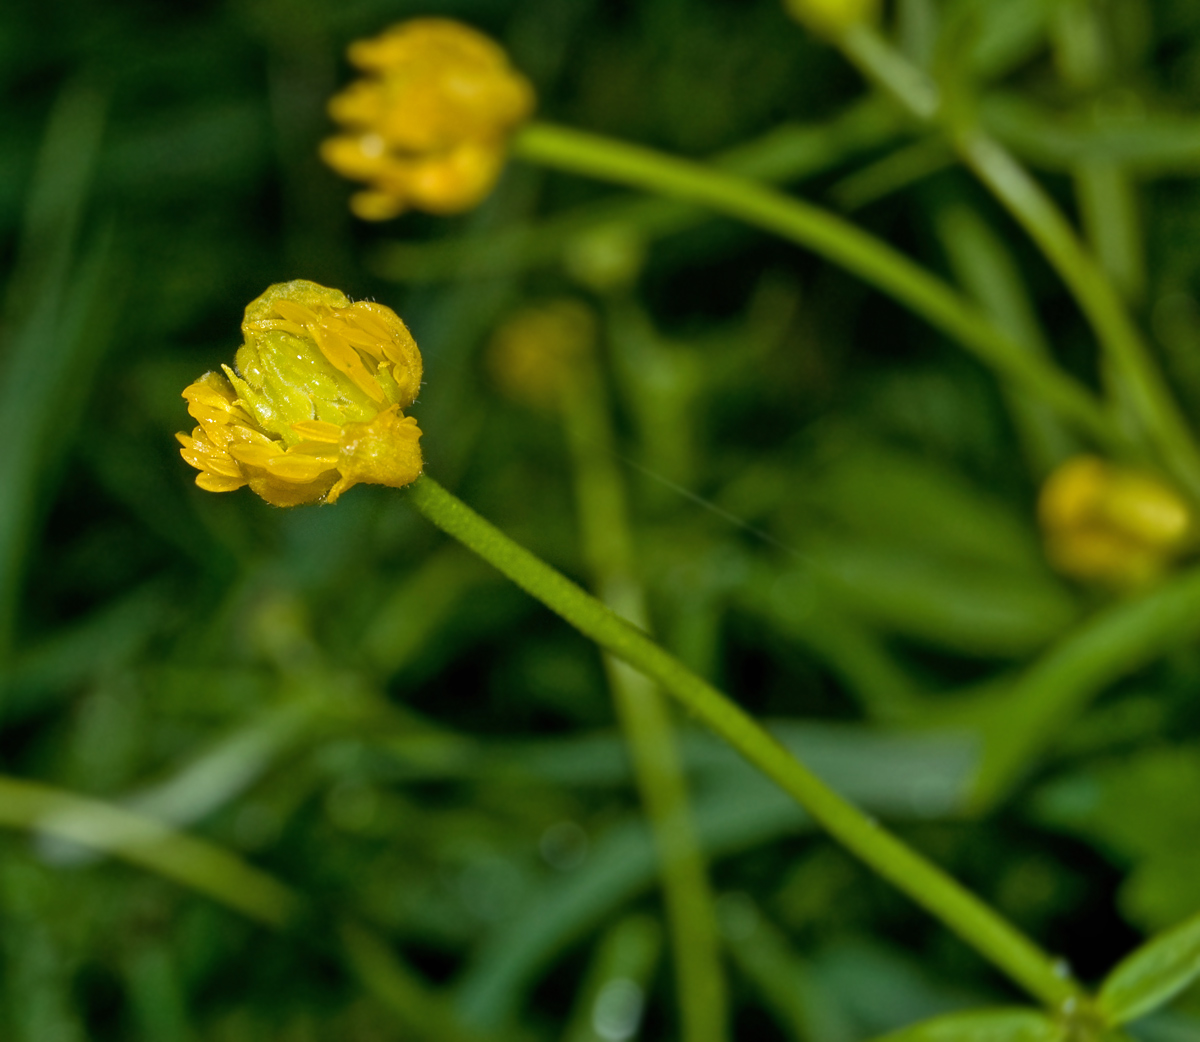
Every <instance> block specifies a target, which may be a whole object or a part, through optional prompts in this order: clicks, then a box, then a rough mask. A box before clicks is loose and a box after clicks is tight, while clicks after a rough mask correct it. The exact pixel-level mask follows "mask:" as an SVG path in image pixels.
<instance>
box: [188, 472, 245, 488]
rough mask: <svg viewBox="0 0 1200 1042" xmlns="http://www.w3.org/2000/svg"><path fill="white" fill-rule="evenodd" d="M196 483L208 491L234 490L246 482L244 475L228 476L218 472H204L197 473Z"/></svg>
mask: <svg viewBox="0 0 1200 1042" xmlns="http://www.w3.org/2000/svg"><path fill="white" fill-rule="evenodd" d="M196 484H197V485H199V486H200V487H201V488H202V489H204V490H205V491H206V492H233V491H234V490H235V489H239V488H241V487H242V486H243V485H244V484H246V479H245V478H243V477H236V478H226V477H220V476H219V475H217V474H208V473H202V474H197V475H196Z"/></svg>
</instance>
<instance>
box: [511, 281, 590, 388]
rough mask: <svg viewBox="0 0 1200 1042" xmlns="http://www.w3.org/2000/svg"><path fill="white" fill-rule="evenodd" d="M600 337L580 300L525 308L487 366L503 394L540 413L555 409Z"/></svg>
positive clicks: (514, 318)
mask: <svg viewBox="0 0 1200 1042" xmlns="http://www.w3.org/2000/svg"><path fill="white" fill-rule="evenodd" d="M595 338H596V321H595V318H594V317H593V315H592V313H591V311H589V310H588V308H587V307H585V306H584V305H583V304H581V303H579V302H578V301H575V300H557V301H552V302H550V303H548V304H542V305H539V306H537V307H530V308H526V309H524V310H523V311H519V312H517V313H516V314H515V315H513V316H512V317H511V318H509V319H508V321H506V322H505V323H504V325H502V326H501V327H500V328H499V329H498V330H497V331H496V333H495V335H494V336H493V337H492V341H491V344H490V345H489V347H488V355H487V360H488V366H489V368H490V369H491V371H492V376H493V378H494V379H495V381H496V383H497V385H498V386H499V387H500V389H501V390H502V391H503V392H504V393H505V394H507V395H509V396H510V397H512V398H516V399H518V400H519V401H523V402H526V403H527V404H530V405H534V406H537V407H539V408H547V409H548V408H556V407H557V406H558V405H559V404H560V402H561V399H562V391H563V387H564V385H565V383H566V380H567V378H568V376H569V371H570V368H571V366H573V365H575V364H577V362H578V360H579V359H580V357H581V356H582V355H584V354H585V353H586V352H587V351H589V350H591V347H592V343H593V342H594V340H595Z"/></svg>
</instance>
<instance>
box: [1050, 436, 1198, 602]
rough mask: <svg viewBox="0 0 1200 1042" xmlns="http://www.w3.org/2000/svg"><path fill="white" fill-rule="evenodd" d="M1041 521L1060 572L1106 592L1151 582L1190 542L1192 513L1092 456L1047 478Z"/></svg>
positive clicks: (1160, 487)
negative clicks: (1098, 584)
mask: <svg viewBox="0 0 1200 1042" xmlns="http://www.w3.org/2000/svg"><path fill="white" fill-rule="evenodd" d="M1038 517H1039V519H1040V521H1041V525H1042V532H1043V535H1044V537H1045V542H1046V555H1047V557H1048V558H1049V559H1050V562H1051V563H1052V564H1053V565H1054V566H1055V567H1056V568H1057V569H1058V570H1059V571H1061V572H1063V573H1064V574H1065V575H1070V576H1072V577H1074V578H1077V579H1084V580H1092V581H1096V582H1101V583H1105V584H1107V585H1110V586H1118V587H1130V586H1137V585H1140V584H1142V583H1145V582H1147V581H1149V580H1151V579H1153V578H1155V577H1156V576H1158V575H1159V574H1161V573H1162V572H1163V570H1164V569H1165V568H1166V567H1167V566H1168V565H1169V564H1170V563H1171V562H1172V561H1173V560H1174V559H1175V558H1176V557H1178V556H1179V555H1180V554H1182V553H1184V552H1185V551H1186V550H1187V549H1189V548H1190V546H1191V545H1192V542H1193V537H1194V525H1193V520H1192V515H1191V511H1190V510H1189V509H1188V506H1187V504H1186V503H1185V502H1184V501H1183V499H1182V498H1181V497H1180V496H1179V494H1178V493H1176V492H1175V491H1174V490H1173V489H1172V488H1170V486H1168V485H1166V484H1164V483H1163V482H1162V481H1160V480H1159V479H1157V478H1155V477H1153V476H1151V475H1149V474H1146V473H1144V472H1142V471H1139V470H1133V469H1131V468H1128V467H1118V466H1116V465H1114V464H1111V463H1106V462H1105V461H1104V460H1101V459H1097V458H1096V457H1094V456H1077V457H1075V458H1074V459H1071V460H1068V461H1067V462H1066V463H1064V464H1063V465H1062V466H1061V467H1059V468H1058V469H1057V470H1056V471H1054V473H1053V474H1051V475H1050V477H1049V478H1047V480H1046V483H1045V485H1044V486H1043V488H1042V493H1041V496H1040V498H1039V500H1038Z"/></svg>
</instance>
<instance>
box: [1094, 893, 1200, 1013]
mask: <svg viewBox="0 0 1200 1042" xmlns="http://www.w3.org/2000/svg"><path fill="white" fill-rule="evenodd" d="M1197 977H1200V916H1194V917H1193V918H1191V919H1189V920H1187V921H1186V922H1184V923H1181V924H1180V925H1179V926H1177V927H1175V928H1174V929H1173V930H1168V931H1167V932H1166V933H1161V934H1159V935H1158V936H1157V937H1152V938H1151V939H1150V940H1149V941H1147V942H1146V943H1145V944H1143V945H1142V946H1141V947H1140V948H1138V949H1137V950H1136V951H1134V952H1133V953H1132V954H1130V955H1128V956H1126V957H1125V958H1124V959H1122V960H1121V962H1120V963H1118V964H1117V967H1116V969H1114V970H1113V971H1112V972H1111V973H1110V974H1109V975H1108V976H1107V977H1106V978H1105V980H1104V983H1103V984H1102V985H1101V987H1100V993H1099V995H1098V996H1097V1000H1096V1001H1097V1006H1098V1008H1099V1009H1100V1012H1101V1014H1102V1015H1103V1016H1104V1019H1105V1021H1106V1022H1107V1023H1109V1024H1114V1025H1115V1024H1126V1023H1128V1022H1129V1021H1131V1020H1136V1019H1137V1018H1138V1017H1142V1016H1145V1014H1147V1013H1149V1012H1151V1011H1152V1010H1155V1009H1158V1008H1159V1007H1160V1006H1164V1005H1166V1004H1167V1003H1168V1002H1170V1001H1171V999H1173V998H1174V997H1175V996H1176V995H1178V994H1179V993H1180V992H1181V991H1183V990H1184V989H1185V988H1187V987H1188V986H1189V985H1190V984H1191V983H1192V982H1193V981H1195V980H1196V978H1197Z"/></svg>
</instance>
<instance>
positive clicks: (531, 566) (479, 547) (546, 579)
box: [407, 476, 1085, 1009]
mask: <svg viewBox="0 0 1200 1042" xmlns="http://www.w3.org/2000/svg"><path fill="white" fill-rule="evenodd" d="M407 494H408V499H409V502H411V503H412V505H413V506H414V507H415V508H416V509H417V510H418V511H419V512H420V513H421V514H423V515H424V516H425V517H426V518H427V519H428V520H429V521H430V522H432V523H433V524H435V525H437V527H438V528H440V529H442V531H444V532H446V533H447V534H448V535H450V536H453V537H454V538H455V539H457V540H458V541H459V542H461V543H462V544H463V545H464V546H466V547H467V548H469V549H470V550H473V551H474V552H475V553H477V554H479V556H480V557H482V558H483V559H484V560H486V561H487V562H488V563H489V564H491V565H492V566H493V567H495V568H496V569H497V570H499V571H500V572H501V573H503V574H504V575H506V576H507V577H508V578H509V579H511V580H512V581H513V582H515V583H516V584H517V585H518V586H520V587H521V588H522V589H524V590H525V591H526V592H527V593H529V594H530V595H532V596H533V597H535V598H536V599H537V600H539V601H541V602H542V603H543V604H545V605H546V606H547V607H548V608H550V609H551V610H552V611H554V612H556V613H557V614H558V615H560V616H562V618H563V619H565V620H566V621H567V622H569V623H570V624H571V625H572V626H574V627H575V628H576V629H578V630H579V631H580V632H581V633H583V634H584V635H585V636H587V637H589V638H590V639H592V640H594V641H595V642H596V643H597V644H599V645H600V646H601V647H602V648H604V649H605V650H607V651H609V652H611V653H612V654H613V655H615V656H617V657H618V658H620V659H622V660H624V661H625V662H628V663H629V664H630V665H631V666H633V668H634V669H636V670H638V671H639V672H641V673H643V674H644V675H646V676H647V677H649V678H650V679H652V680H654V681H656V682H657V683H658V684H659V685H660V686H661V687H662V688H663V690H665V691H666V692H667V693H668V694H670V695H672V696H673V697H674V698H675V699H677V700H678V701H679V702H680V703H681V704H682V705H683V706H684V707H685V708H686V709H688V710H689V711H690V712H691V713H692V714H693V715H694V716H696V717H697V718H698V719H699V720H700V721H701V722H702V723H703V724H705V726H707V727H708V728H710V729H711V730H712V731H713V732H714V733H715V734H717V735H719V736H720V737H721V738H723V739H724V740H725V741H726V742H728V743H729V744H730V745H731V746H733V747H734V748H735V749H736V750H737V751H738V752H739V753H741V754H742V756H744V757H745V758H746V759H747V760H748V761H749V762H750V763H751V764H753V765H754V766H755V767H757V768H758V769H759V770H761V771H762V772H763V773H764V774H766V775H767V776H768V777H770V778H771V779H772V780H773V781H775V782H776V784H778V785H779V786H780V787H781V788H782V789H783V790H784V791H785V792H787V793H788V794H789V795H790V796H792V797H793V798H794V799H795V800H796V801H797V802H798V803H799V804H800V805H801V806H802V807H804V809H805V810H806V811H807V812H808V813H809V814H810V815H811V816H812V818H813V819H814V820H815V821H816V822H817V823H818V824H819V825H821V826H822V827H823V828H824V829H825V830H826V831H827V832H828V833H829V834H830V835H831V836H832V837H833V838H834V839H836V840H837V841H838V842H839V843H841V844H842V845H843V846H844V847H845V848H846V849H847V850H849V851H850V852H851V853H853V854H855V855H856V856H857V857H858V858H860V859H861V860H862V861H863V862H864V863H865V864H867V865H868V866H869V867H870V868H871V869H872V870H873V871H875V872H876V873H878V874H879V875H880V876H882V877H883V878H884V879H887V880H888V881H889V882H891V883H892V884H893V885H894V886H896V887H897V888H899V889H900V890H902V891H903V892H904V893H906V894H908V895H909V897H911V898H912V899H913V900H914V901H916V902H917V903H918V904H919V905H921V906H923V907H924V908H925V909H926V910H927V911H929V912H930V913H931V914H932V915H934V916H936V917H937V918H938V919H939V920H941V921H942V922H943V923H945V924H946V925H947V926H948V927H949V928H950V929H952V930H953V931H954V932H955V933H957V934H958V935H959V936H960V937H961V938H962V939H963V940H964V941H966V942H967V943H968V944H970V945H972V946H973V947H974V948H975V949H976V950H977V951H978V952H979V953H980V954H982V955H983V956H984V957H985V958H987V959H989V960H990V961H991V962H992V963H993V964H994V965H995V966H996V967H997V968H999V969H1000V970H1002V971H1003V972H1004V973H1006V974H1008V976H1009V977H1011V978H1012V979H1013V980H1014V981H1016V982H1017V983H1018V984H1020V985H1021V986H1022V987H1024V988H1025V989H1026V990H1027V991H1028V992H1029V993H1030V994H1032V995H1034V996H1036V997H1037V998H1038V999H1040V1000H1041V1001H1043V1002H1045V1003H1046V1004H1047V1005H1049V1006H1051V1007H1053V1008H1055V1009H1057V1008H1059V1007H1060V1006H1061V1004H1062V1003H1063V1002H1066V1001H1067V1000H1075V1001H1076V1002H1078V1001H1083V1000H1084V998H1085V996H1084V993H1083V992H1082V990H1081V989H1080V987H1079V985H1078V984H1076V983H1075V982H1074V981H1072V980H1071V979H1069V978H1068V977H1065V976H1063V975H1062V974H1061V971H1060V970H1058V969H1057V968H1056V964H1055V961H1054V960H1053V959H1051V958H1050V957H1049V956H1048V955H1047V954H1046V953H1045V952H1043V951H1041V950H1040V949H1039V948H1038V947H1037V946H1036V945H1035V944H1034V943H1033V942H1032V941H1031V940H1030V939H1029V938H1028V937H1026V936H1025V935H1024V934H1022V933H1021V932H1020V931H1019V930H1017V929H1016V927H1014V926H1013V925H1012V924H1010V923H1009V922H1007V921H1006V920H1005V919H1003V918H1002V917H1001V916H999V915H997V914H996V912H994V911H993V910H992V909H991V908H989V907H988V906H987V905H986V904H984V903H983V902H982V901H980V900H979V898H977V897H975V896H974V895H973V894H972V893H970V892H969V891H968V890H966V889H965V888H963V887H962V886H961V885H960V884H959V883H958V882H956V881H955V880H954V879H952V878H951V877H950V876H949V875H947V874H946V873H945V872H943V871H942V870H941V869H940V868H938V867H937V866H936V865H934V864H932V863H931V862H929V861H927V860H926V859H925V858H923V857H922V856H921V855H920V854H918V853H916V852H915V851H914V850H912V849H911V848H909V847H908V846H907V845H905V844H904V843H902V842H901V841H900V840H899V839H897V838H896V837H895V836H893V835H892V834H891V833H890V832H888V831H887V830H886V829H884V828H882V827H881V826H880V825H879V823H878V822H877V821H875V820H873V819H871V818H869V817H867V816H866V815H865V814H863V813H862V812H861V811H860V810H858V808H857V807H855V806H854V805H853V804H851V803H850V802H848V801H847V800H845V799H843V798H842V797H841V796H839V795H838V794H837V793H836V792H834V791H833V790H832V789H830V788H829V787H828V786H827V785H825V783H824V782H822V781H821V780H820V779H819V778H818V777H817V776H816V775H815V774H813V773H812V772H811V771H810V770H809V769H808V768H807V767H805V766H804V765H803V764H802V763H800V762H799V761H798V760H797V759H796V758H795V757H794V756H792V754H791V753H789V752H788V751H787V750H786V749H785V748H784V747H783V746H782V745H781V744H780V743H779V742H777V741H776V740H775V739H774V738H772V737H771V735H770V734H769V733H768V732H767V731H765V730H764V729H763V728H762V727H761V726H760V725H759V724H758V723H756V722H755V720H754V719H753V718H752V717H751V716H750V715H749V714H747V713H746V712H744V711H743V710H742V709H741V708H740V707H739V706H737V705H736V704H735V703H734V702H733V701H731V700H730V699H729V698H728V697H727V696H725V695H723V694H722V693H721V692H720V691H718V690H717V689H716V688H714V687H713V686H712V685H711V684H709V683H708V682H707V681H705V680H702V679H701V678H700V677H698V676H696V675H695V674H694V673H692V672H691V671H690V670H688V669H687V668H686V667H685V666H684V665H683V664H682V663H681V662H679V661H678V660H677V659H675V658H674V657H672V656H671V655H669V654H668V653H667V652H666V651H664V650H663V649H662V648H660V647H659V646H658V645H657V644H655V643H654V642H653V641H652V640H650V638H649V637H647V636H646V635H645V633H643V632H642V631H641V630H639V629H638V628H637V627H635V626H632V625H630V624H629V623H628V622H626V621H625V620H624V619H622V618H621V617H620V616H618V615H616V614H615V613H614V612H612V611H611V610H610V609H608V608H606V607H605V606H604V605H603V604H601V603H600V602H599V601H598V600H596V599H595V598H594V597H592V596H590V595H589V594H587V593H585V592H584V591H583V590H582V589H580V588H579V587H578V586H577V585H576V584H575V583H573V582H571V581H570V580H569V579H567V578H566V577H565V576H563V575H562V574H560V573H559V572H557V571H555V570H554V569H553V568H551V567H550V566H549V565H547V564H546V563H545V562H544V561H542V560H540V559H539V558H537V557H535V556H534V555H533V554H531V553H530V552H529V551H528V550H526V549H524V548H523V547H521V546H518V545H517V544H516V543H514V542H513V541H512V540H511V539H509V538H508V537H507V536H505V535H504V534H503V533H502V532H500V531H499V529H497V528H496V527H495V526H494V525H492V524H490V523H489V522H487V521H485V520H484V519H483V518H482V517H480V516H479V515H478V514H476V513H475V512H474V511H473V510H471V509H470V507H468V506H467V505H466V504H465V503H463V502H462V501H461V500H459V499H458V498H457V497H455V496H453V495H451V494H450V493H449V492H447V491H446V490H445V489H444V488H442V486H441V485H439V484H438V483H437V482H436V481H434V480H433V479H431V478H430V477H428V476H423V477H421V478H418V479H417V481H416V482H414V483H413V484H412V485H410V486H409V487H408V492H407Z"/></svg>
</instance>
